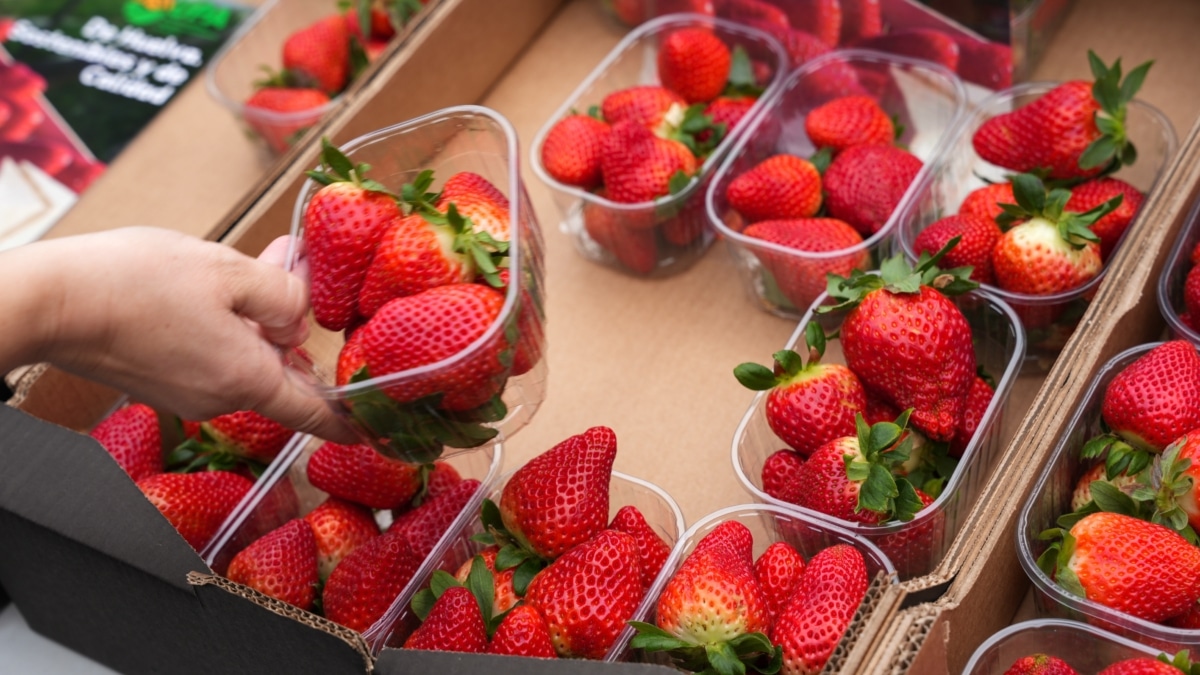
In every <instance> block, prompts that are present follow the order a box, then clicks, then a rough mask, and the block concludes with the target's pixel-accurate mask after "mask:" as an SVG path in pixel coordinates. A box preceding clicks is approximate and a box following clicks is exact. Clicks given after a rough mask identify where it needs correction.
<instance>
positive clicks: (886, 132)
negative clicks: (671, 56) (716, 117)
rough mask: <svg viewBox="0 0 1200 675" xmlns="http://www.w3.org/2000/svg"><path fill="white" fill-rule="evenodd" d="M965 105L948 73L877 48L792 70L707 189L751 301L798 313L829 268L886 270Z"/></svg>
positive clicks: (813, 295) (773, 309)
mask: <svg viewBox="0 0 1200 675" xmlns="http://www.w3.org/2000/svg"><path fill="white" fill-rule="evenodd" d="M965 100H966V95H965V93H964V90H963V87H962V83H961V82H959V81H958V78H956V77H955V76H954V75H953V74H952V73H950V72H949V71H947V70H945V69H942V68H939V67H938V66H936V65H934V64H932V63H929V62H924V61H916V60H913V59H908V58H905V57H900V56H889V55H886V54H881V53H878V52H865V51H839V52H836V53H834V54H830V55H828V56H824V57H821V58H818V59H816V60H814V61H811V62H810V63H808V64H806V65H805V66H803V67H801V68H800V69H799V70H797V71H795V72H794V73H793V74H792V75H791V76H790V77H789V78H788V79H787V81H786V82H784V84H783V86H782V87H781V89H780V93H779V95H778V96H777V97H776V98H775V99H774V100H773V101H772V102H770V104H769V106H768V107H767V108H766V109H765V110H764V114H763V115H761V116H759V117H757V118H755V119H754V120H752V121H751V122H750V124H749V126H748V127H747V128H746V130H745V132H744V133H743V134H742V135H741V136H740V137H739V138H738V139H737V140H736V141H735V145H734V147H733V149H732V150H731V151H730V153H729V156H728V157H727V158H726V160H725V161H724V162H723V163H722V165H721V167H720V168H719V169H718V170H717V173H716V175H715V176H714V178H713V181H712V184H711V186H710V187H709V191H708V195H707V202H708V204H707V209H708V212H709V218H710V220H711V223H712V225H713V227H714V228H715V229H716V231H717V232H718V233H719V234H720V235H721V236H722V237H723V238H724V239H725V241H726V243H727V245H728V248H729V251H730V253H731V254H732V255H733V258H734V260H735V263H736V265H737V268H738V272H739V275H740V276H741V279H742V283H743V286H744V287H745V289H746V293H747V295H748V296H749V297H750V299H751V301H752V302H754V303H755V304H756V305H759V306H761V307H762V308H763V309H765V310H767V311H769V312H772V313H775V314H779V315H781V316H786V317H799V316H800V315H801V314H803V313H804V312H805V310H807V309H808V306H809V305H811V304H812V303H813V301H814V300H816V299H817V296H819V295H820V294H821V293H822V292H824V290H825V275H826V274H830V273H832V274H839V275H843V276H845V275H849V274H850V273H851V272H852V271H853V270H856V269H861V270H867V269H875V268H876V267H878V265H879V262H880V260H881V257H882V256H886V255H887V254H888V253H889V252H890V251H891V242H892V240H893V238H894V237H893V234H894V232H895V229H896V220H897V212H898V210H899V208H900V207H901V205H902V204H904V203H906V202H907V200H908V199H909V195H911V194H913V193H914V192H916V190H917V189H918V185H919V184H920V183H921V182H922V181H923V180H924V176H925V175H926V174H927V173H928V171H929V170H930V167H931V166H932V165H933V164H935V163H936V162H937V161H938V159H939V157H940V156H941V154H942V153H943V151H944V148H945V147H946V145H947V141H948V139H949V133H950V131H951V129H952V128H953V127H954V125H955V123H956V122H957V120H958V119H959V117H960V115H961V114H962V108H963V105H964V102H965Z"/></svg>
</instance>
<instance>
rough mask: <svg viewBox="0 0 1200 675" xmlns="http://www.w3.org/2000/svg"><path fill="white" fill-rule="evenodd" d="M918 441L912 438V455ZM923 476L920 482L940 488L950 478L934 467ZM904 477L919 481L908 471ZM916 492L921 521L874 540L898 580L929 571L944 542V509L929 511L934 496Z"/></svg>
mask: <svg viewBox="0 0 1200 675" xmlns="http://www.w3.org/2000/svg"><path fill="white" fill-rule="evenodd" d="M909 436H912V434H909ZM918 440H919V439H918V438H916V437H914V442H913V456H914V457H917V456H919V455H920V453H921V452H923V450H922V449H921V446H918V445H917V442H918ZM910 459H911V458H910ZM952 466H953V465H952ZM926 476H929V477H930V480H928V481H926V482H925V483H923V485H926V486H929V485H931V484H932V485H936V486H937V487H938V489H940V487H941V485H942V484H944V483H945V481H946V479H947V478H948V477H949V476H948V475H946V474H942V473H941V472H940V471H937V470H936V469H935V470H934V472H933V473H932V474H929V473H926ZM922 478H923V477H922ZM907 480H908V481H909V482H910V483H914V482H920V479H918V478H917V477H915V476H913V475H911V474H910V475H909V476H907ZM916 493H917V499H919V500H920V504H921V506H920V509H919V510H918V511H917V513H921V512H926V515H922V520H920V521H918V522H917V524H916V525H913V526H912V527H909V528H905V529H902V530H897V531H895V532H893V533H891V534H885V535H883V536H881V537H879V538H878V539H876V540H875V545H876V546H878V547H879V550H880V551H882V552H883V554H884V555H886V556H887V557H888V559H889V560H891V561H892V564H893V565H895V566H896V574H898V575H900V578H901V579H912V578H913V577H917V576H921V575H923V574H929V572H930V571H931V570H933V568H934V564H935V562H936V561H935V560H934V558H933V556H934V554H935V553H936V551H938V550H939V549H938V547H939V546H944V545H945V544H944V543H942V542H945V541H947V540H946V538H945V535H946V513H945V511H935V512H929V511H928V509H929V507H930V506H932V505H933V503H934V501H936V499H935V498H934V497H933V496H931V495H930V494H928V493H927V492H925V491H924V490H923V489H920V488H918V489H917V490H916ZM914 506H915V504H914Z"/></svg>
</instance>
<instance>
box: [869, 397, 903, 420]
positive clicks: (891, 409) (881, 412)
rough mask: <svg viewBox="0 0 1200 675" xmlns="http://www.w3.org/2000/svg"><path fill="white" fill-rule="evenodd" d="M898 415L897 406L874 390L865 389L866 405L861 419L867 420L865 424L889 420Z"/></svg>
mask: <svg viewBox="0 0 1200 675" xmlns="http://www.w3.org/2000/svg"><path fill="white" fill-rule="evenodd" d="M899 416H900V409H899V408H897V407H896V406H894V405H892V404H891V403H889V402H888V401H887V400H886V399H884V398H883V397H882V396H880V395H879V394H877V393H875V392H874V391H872V390H870V389H868V390H867V407H866V408H865V409H864V410H863V419H865V420H866V421H867V424H878V423H879V422H891V421H892V420H894V419H896V418H897V417H899Z"/></svg>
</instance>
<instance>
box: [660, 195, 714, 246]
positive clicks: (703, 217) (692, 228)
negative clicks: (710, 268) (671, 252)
mask: <svg viewBox="0 0 1200 675" xmlns="http://www.w3.org/2000/svg"><path fill="white" fill-rule="evenodd" d="M659 229H660V231H661V232H662V238H663V239H665V240H666V242H667V243H668V244H670V245H671V246H677V247H679V248H690V249H693V250H701V249H702V248H703V245H704V242H703V241H700V240H701V238H702V237H704V235H705V233H707V232H709V231H710V228H709V225H708V213H707V211H706V210H705V204H704V200H703V199H688V200H685V201H684V203H683V204H681V205H680V208H679V211H678V213H676V214H675V216H674V217H673V218H671V219H670V220H667V221H665V222H663V223H662V226H661V228H659ZM698 241H699V242H700V243H699V244H697V242H698Z"/></svg>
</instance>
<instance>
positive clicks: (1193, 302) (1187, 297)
mask: <svg viewBox="0 0 1200 675" xmlns="http://www.w3.org/2000/svg"><path fill="white" fill-rule="evenodd" d="M1183 307H1184V314H1183V316H1182V317H1180V318H1182V319H1183V320H1184V323H1186V324H1187V325H1189V326H1191V327H1192V330H1195V331H1197V332H1200V265H1197V266H1195V267H1193V268H1192V269H1190V270H1188V274H1187V280H1186V281H1184V283H1183ZM1193 317H1194V318H1193ZM1189 319H1190V320H1189Z"/></svg>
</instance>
